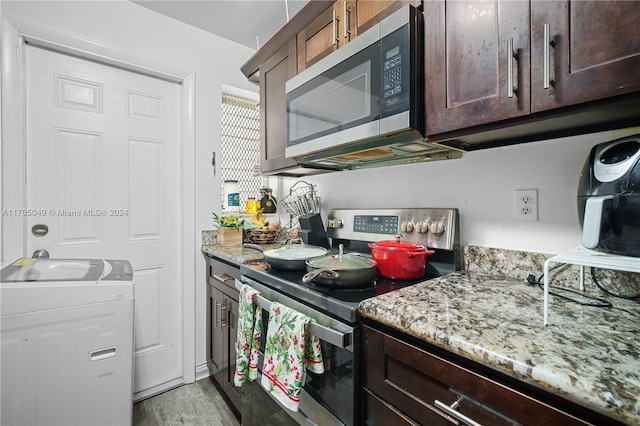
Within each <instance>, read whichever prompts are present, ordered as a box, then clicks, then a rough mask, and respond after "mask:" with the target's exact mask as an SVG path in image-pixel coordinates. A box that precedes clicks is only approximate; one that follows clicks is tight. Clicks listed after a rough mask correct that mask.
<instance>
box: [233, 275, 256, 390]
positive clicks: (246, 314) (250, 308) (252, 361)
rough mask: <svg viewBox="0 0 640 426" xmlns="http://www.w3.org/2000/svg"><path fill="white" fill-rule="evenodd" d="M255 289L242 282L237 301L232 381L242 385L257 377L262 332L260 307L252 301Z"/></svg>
mask: <svg viewBox="0 0 640 426" xmlns="http://www.w3.org/2000/svg"><path fill="white" fill-rule="evenodd" d="M259 294H260V292H258V291H257V290H256V289H254V288H252V287H250V286H248V285H246V284H243V285H242V287H241V288H240V296H239V301H238V336H237V339H236V372H235V374H234V376H233V383H234V384H235V385H236V386H242V385H244V384H245V383H246V382H247V380H250V381H253V380H255V379H256V377H258V355H259V354H260V335H261V333H262V308H261V307H259V306H257V303H255V302H254V301H253V298H254V296H255V295H259Z"/></svg>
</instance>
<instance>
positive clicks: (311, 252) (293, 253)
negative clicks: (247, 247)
mask: <svg viewBox="0 0 640 426" xmlns="http://www.w3.org/2000/svg"><path fill="white" fill-rule="evenodd" d="M327 252H328V251H327V249H325V248H324V247H320V246H309V245H302V246H293V245H288V246H284V247H281V248H279V249H272V250H265V251H264V253H263V255H264V256H265V257H267V258H270V259H281V260H307V259H308V258H310V257H315V256H322V255H323V254H327Z"/></svg>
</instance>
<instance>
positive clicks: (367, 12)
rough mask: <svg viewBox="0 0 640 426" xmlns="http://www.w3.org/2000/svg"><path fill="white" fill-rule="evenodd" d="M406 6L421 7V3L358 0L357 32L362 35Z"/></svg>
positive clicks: (394, 0)
mask: <svg viewBox="0 0 640 426" xmlns="http://www.w3.org/2000/svg"><path fill="white" fill-rule="evenodd" d="M405 4H412V5H414V6H415V7H418V6H420V1H413V0H412V1H407V0H403V1H400V0H358V1H357V4H356V9H357V14H356V16H357V17H356V26H355V29H356V32H357V33H358V34H361V33H363V32H365V31H367V30H368V29H369V28H371V27H373V26H374V25H375V24H377V23H378V22H380V21H381V20H383V19H384V18H386V17H387V16H389V15H391V14H392V13H393V12H395V11H396V10H398V9H400V8H402V6H404V5H405Z"/></svg>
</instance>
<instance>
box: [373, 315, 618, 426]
mask: <svg viewBox="0 0 640 426" xmlns="http://www.w3.org/2000/svg"><path fill="white" fill-rule="evenodd" d="M363 338H364V349H363V352H364V353H363V363H362V365H363V366H364V367H363V370H364V371H363V385H364V387H365V392H367V390H369V391H370V393H371V394H372V395H375V396H378V397H379V399H380V400H381V401H382V402H383V405H386V406H387V407H386V408H385V409H382V408H381V406H380V404H379V403H374V404H373V405H371V404H369V405H365V409H370V410H372V411H371V412H365V413H364V416H365V418H370V417H375V416H377V415H381V414H382V415H385V416H389V415H392V413H390V411H391V412H393V413H396V414H398V415H400V416H401V417H403V418H404V417H407V418H410V419H413V421H415V422H417V423H420V424H428V425H449V424H451V423H450V419H453V418H454V417H456V418H458V419H461V417H460V415H462V416H466V417H467V418H470V419H473V420H475V421H476V422H478V423H480V424H483V425H496V426H497V425H505V426H506V425H514V424H532V425H533V424H540V425H549V426H551V425H558V426H568V425H586V424H591V423H590V422H585V421H583V420H581V419H578V418H577V417H574V416H572V415H570V414H568V413H565V412H563V411H561V410H559V409H556V408H554V407H552V406H550V405H548V404H547V403H544V402H542V401H539V400H537V399H534V398H532V397H530V396H527V395H525V394H524V393H521V392H519V391H518V390H516V389H512V388H509V387H507V386H505V385H504V384H502V383H500V382H497V381H494V380H491V379H489V378H487V377H485V376H483V375H481V374H479V373H477V372H475V371H473V370H470V369H469V368H466V367H463V366H461V365H458V364H456V363H453V362H452V361H450V360H448V359H445V358H443V357H441V356H439V355H436V354H434V353H432V352H430V351H427V350H425V349H424V348H420V347H416V346H413V345H411V344H409V343H406V342H404V341H402V340H400V339H398V338H396V337H393V336H390V335H388V334H384V333H381V332H379V331H377V330H374V329H372V328H370V327H368V326H365V327H363ZM381 401H378V402H381ZM369 402H371V401H367V403H369ZM447 411H448V412H447ZM376 413H378V414H376ZM460 423H461V424H464V421H461V422H460ZM595 423H596V424H598V421H596V422H595ZM600 423H602V421H601V419H600ZM612 424H613V422H612Z"/></svg>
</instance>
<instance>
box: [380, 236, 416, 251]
mask: <svg viewBox="0 0 640 426" xmlns="http://www.w3.org/2000/svg"><path fill="white" fill-rule="evenodd" d="M369 248H372V249H376V250H390V251H426V250H427V248H426V247H425V246H424V245H422V244H420V243H415V242H413V241H401V240H400V236H399V235H396V239H395V240H383V241H376V242H375V243H371V244H369Z"/></svg>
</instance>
